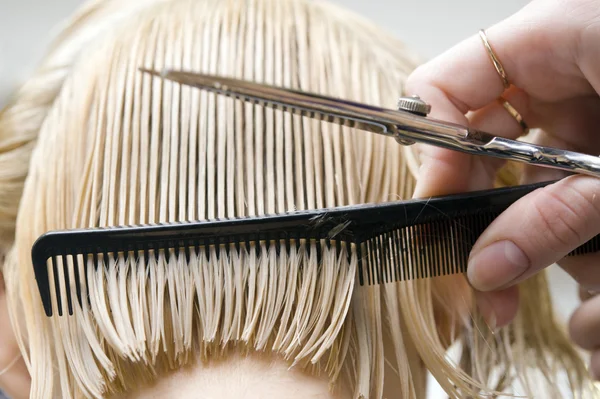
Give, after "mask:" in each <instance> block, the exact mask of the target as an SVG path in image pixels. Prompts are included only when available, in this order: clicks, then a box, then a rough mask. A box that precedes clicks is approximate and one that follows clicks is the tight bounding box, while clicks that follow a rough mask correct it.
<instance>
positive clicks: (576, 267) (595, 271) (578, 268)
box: [558, 253, 600, 293]
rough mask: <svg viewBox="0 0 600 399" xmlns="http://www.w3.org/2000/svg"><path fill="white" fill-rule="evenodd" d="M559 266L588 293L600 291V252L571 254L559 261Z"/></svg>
mask: <svg viewBox="0 0 600 399" xmlns="http://www.w3.org/2000/svg"><path fill="white" fill-rule="evenodd" d="M558 264H559V266H560V267H561V268H562V269H563V270H565V271H566V272H567V273H569V275H570V276H571V277H573V279H574V280H575V281H576V282H577V283H579V286H580V288H581V290H583V291H586V292H588V293H590V292H591V293H594V292H600V269H599V268H598V265H600V253H593V254H586V255H579V256H569V257H566V258H564V259H561V260H560V261H558Z"/></svg>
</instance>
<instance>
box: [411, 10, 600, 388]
mask: <svg viewBox="0 0 600 399" xmlns="http://www.w3.org/2000/svg"><path fill="white" fill-rule="evenodd" d="M486 33H487V37H488V41H489V42H490V44H491V46H492V48H493V49H494V52H495V53H496V55H497V57H498V58H499V60H500V61H501V63H502V64H503V66H504V69H505V71H506V74H507V77H508V80H509V81H510V82H511V83H512V86H511V88H510V89H509V90H507V91H505V89H504V87H503V84H502V81H501V79H500V77H499V75H498V73H497V72H496V70H495V68H494V66H493V64H492V62H491V60H490V58H489V55H488V53H487V51H486V49H485V47H484V46H483V43H482V42H481V39H480V37H479V35H478V34H477V33H475V34H474V35H473V36H471V37H469V38H468V39H466V40H465V41H463V42H461V43H459V44H458V45H456V46H455V47H453V48H451V49H450V50H448V51H447V52H445V53H444V54H442V55H440V56H439V57H437V58H435V59H433V60H431V61H430V62H429V63H427V64H424V65H423V66H421V67H420V68H418V69H417V70H415V71H414V73H413V74H412V75H411V76H410V78H409V80H408V83H407V90H408V92H409V93H410V94H416V95H419V96H420V97H421V98H422V99H424V100H425V101H427V102H428V103H430V104H431V106H432V112H431V114H430V116H431V117H432V118H436V119H441V120H446V121H450V122H455V123H461V124H465V125H466V124H468V125H471V126H473V127H475V128H479V129H482V130H485V131H488V132H490V133H493V134H496V135H498V136H503V137H508V138H513V139H514V138H517V137H519V136H520V135H521V134H522V133H523V131H522V129H521V127H520V126H519V125H518V124H517V122H516V121H515V120H514V119H513V118H512V116H510V114H509V113H508V112H506V110H505V109H504V108H503V107H502V106H501V105H499V103H498V102H496V99H497V97H498V96H500V95H503V96H504V98H506V99H507V100H508V101H509V102H510V103H511V104H512V105H513V107H514V108H516V109H517V110H518V111H519V113H520V114H521V115H522V117H523V118H524V120H525V121H526V123H527V124H528V125H529V127H530V128H538V129H540V132H541V133H540V134H537V135H536V136H535V141H536V142H537V143H538V144H541V145H546V146H552V147H557V148H562V149H567V150H574V151H579V152H584V153H588V154H594V155H598V154H600V136H599V131H598V126H600V98H599V96H598V93H600V46H599V45H598V44H599V43H600V1H598V0H534V1H531V2H530V3H529V4H528V5H527V6H525V7H524V8H523V9H521V10H520V11H519V12H517V13H516V14H514V15H513V16H511V17H509V18H507V19H506V20H503V21H501V22H499V23H498V24H496V25H494V26H492V27H490V28H489V29H486ZM419 150H420V156H421V159H422V162H423V166H422V168H421V170H420V175H419V179H418V186H417V189H416V193H415V197H427V196H432V195H443V194H450V193H457V192H464V191H469V190H476V189H485V188H490V187H492V182H493V176H494V174H495V172H496V171H497V170H498V168H499V167H500V166H501V165H502V163H501V162H500V161H498V160H495V159H492V158H490V159H484V158H479V157H473V156H469V155H465V154H461V153H458V152H452V151H449V150H444V149H439V148H433V147H431V146H421V147H420V148H419ZM565 176H566V175H565V174H563V173H562V172H557V171H555V170H552V169H546V168H533V167H526V168H525V175H524V179H523V182H522V183H530V182H535V181H546V180H550V179H552V180H554V179H561V180H560V181H559V182H558V183H556V184H552V185H550V186H548V187H546V188H543V189H540V190H536V191H535V192H533V193H531V194H530V195H527V196H526V197H524V198H522V199H521V200H520V201H518V202H516V203H515V204H513V206H511V207H510V208H509V209H508V210H507V211H505V212H504V213H503V214H502V215H501V216H500V217H498V218H497V220H495V221H494V223H492V224H491V225H490V226H489V228H488V229H487V230H486V231H485V232H484V233H483V235H482V236H481V237H480V239H479V240H478V241H477V243H476V245H475V247H474V248H473V251H472V253H471V257H470V261H469V266H468V277H469V281H470V283H471V285H472V286H473V287H474V288H475V289H476V290H477V291H478V292H477V299H478V305H479V307H480V309H481V311H482V312H483V313H484V315H485V316H486V317H487V319H488V322H489V323H490V324H491V325H495V326H496V327H500V326H503V325H506V324H507V323H509V322H510V321H511V320H512V319H513V318H514V317H515V314H516V311H517V306H518V301H519V296H518V289H517V286H516V285H517V284H518V283H519V282H521V281H523V280H524V279H527V278H528V277H531V276H532V275H534V274H536V273H538V272H540V271H541V270H542V269H544V268H546V267H548V266H549V265H551V264H553V263H558V264H559V265H560V266H561V267H563V268H564V269H565V270H566V271H567V272H568V273H569V274H570V275H571V276H573V278H574V279H575V280H576V281H577V282H578V283H579V284H580V285H581V287H582V292H583V293H584V295H582V300H583V302H582V303H581V305H580V306H579V308H578V309H577V310H576V311H575V312H574V314H573V315H572V317H571V320H570V323H569V329H570V334H571V337H572V339H573V340H574V342H575V343H576V344H578V345H580V346H581V347H582V348H584V349H587V350H590V351H591V352H592V357H591V371H592V373H594V375H595V376H596V377H598V376H599V375H600V295H594V294H595V291H598V292H600V268H598V262H599V261H600V254H592V255H586V256H581V257H576V258H568V259H567V258H565V256H566V255H567V254H568V253H569V252H570V251H572V250H573V249H575V248H577V247H578V246H579V245H581V244H583V243H585V242H586V241H587V240H589V239H591V238H592V237H594V236H595V235H597V234H599V233H600V179H597V178H593V177H585V176H569V177H565Z"/></svg>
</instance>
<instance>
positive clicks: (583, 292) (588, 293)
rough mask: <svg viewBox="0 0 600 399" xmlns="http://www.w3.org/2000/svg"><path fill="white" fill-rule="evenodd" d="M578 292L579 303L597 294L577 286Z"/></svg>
mask: <svg viewBox="0 0 600 399" xmlns="http://www.w3.org/2000/svg"><path fill="white" fill-rule="evenodd" d="M578 291H579V300H580V301H581V302H584V301H587V300H588V299H590V298H593V297H595V296H596V295H598V294H599V293H597V292H595V291H591V290H588V289H587V288H583V287H581V286H579V289H578Z"/></svg>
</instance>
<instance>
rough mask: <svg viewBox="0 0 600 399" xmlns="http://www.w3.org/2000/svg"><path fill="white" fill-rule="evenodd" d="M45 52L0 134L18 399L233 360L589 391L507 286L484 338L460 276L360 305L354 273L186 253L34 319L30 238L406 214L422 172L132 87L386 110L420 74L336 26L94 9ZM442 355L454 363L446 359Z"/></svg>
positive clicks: (201, 98) (410, 384) (323, 12)
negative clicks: (504, 309)
mask: <svg viewBox="0 0 600 399" xmlns="http://www.w3.org/2000/svg"><path fill="white" fill-rule="evenodd" d="M55 43H56V44H55V45H54V46H53V47H52V48H51V49H50V51H49V54H48V56H47V58H46V59H45V60H44V61H43V62H42V64H41V66H40V68H39V69H38V71H37V72H36V73H35V75H34V76H33V77H32V78H31V79H30V80H29V81H28V82H27V83H26V84H25V85H24V87H23V88H22V89H21V90H20V91H18V92H17V93H16V95H15V96H14V98H13V100H12V102H11V103H10V104H9V105H8V106H7V107H6V109H4V110H3V111H2V113H1V114H0V237H1V238H2V240H3V241H2V244H3V247H2V248H3V250H4V252H5V253H6V256H7V259H6V263H5V265H4V273H5V277H6V283H7V290H8V294H9V301H10V310H11V318H12V322H13V327H14V329H15V332H16V335H17V339H18V341H19V344H20V347H21V349H22V353H23V357H24V359H25V362H26V364H27V366H28V368H29V371H30V374H31V377H32V388H31V397H33V398H47V397H103V396H106V395H110V394H112V393H118V392H127V391H128V390H131V389H132V388H134V387H136V386H139V385H140V384H144V383H148V382H151V381H153V380H155V379H157V378H160V376H161V375H163V373H166V372H167V371H168V370H174V369H178V368H180V367H182V366H184V365H186V364H192V363H194V362H198V361H204V360H207V359H211V358H215V357H223V356H227V353H228V351H231V350H238V351H242V352H243V351H267V352H270V353H272V354H273V356H279V357H282V358H284V359H285V360H287V361H288V362H289V363H290V364H291V365H294V366H295V367H299V368H302V369H305V370H307V371H310V372H312V373H316V374H320V375H326V376H327V377H328V378H329V379H330V381H331V383H332V384H345V385H346V386H348V387H349V388H350V390H351V392H353V397H356V398H360V397H362V398H375V399H380V398H382V397H383V396H384V392H385V391H386V389H388V388H386V387H387V386H388V385H390V384H393V385H395V386H399V387H400V392H398V391H396V392H395V393H394V394H397V395H398V396H399V397H403V398H410V397H417V398H422V397H423V396H424V392H425V375H426V372H427V371H428V372H430V373H431V374H432V375H433V376H434V377H435V378H436V380H437V381H438V382H439V384H440V385H441V386H442V388H443V389H444V390H445V391H446V392H447V393H448V395H449V396H450V397H453V398H465V397H470V396H478V395H484V394H487V393H489V392H490V391H494V390H502V389H506V390H507V392H510V391H511V388H510V387H511V386H515V384H514V383H513V380H516V381H517V382H518V384H520V385H521V388H520V389H523V390H524V392H525V393H529V394H532V392H533V391H535V388H537V387H538V386H532V382H533V381H536V378H537V377H536V376H537V375H539V374H541V376H542V377H543V378H546V379H547V381H549V382H552V381H554V378H555V377H556V376H560V375H561V373H564V374H566V376H567V377H568V378H567V379H568V381H569V383H570V388H571V389H572V390H573V392H583V390H584V388H587V380H586V374H585V369H584V367H583V366H582V363H581V361H580V359H579V357H578V356H577V353H576V352H575V351H574V350H573V349H572V347H571V346H570V344H569V343H568V341H567V340H566V338H565V335H564V334H563V332H562V330H561V329H560V327H559V326H558V325H557V324H556V322H555V320H554V318H553V314H552V309H551V302H550V298H549V296H548V287H547V283H546V281H545V277H544V275H543V274H540V275H539V276H537V277H535V278H533V279H531V280H530V281H529V282H526V283H524V284H523V290H522V297H523V298H522V301H521V309H520V312H519V316H518V317H517V319H516V320H515V322H514V323H512V324H511V325H510V326H509V327H507V328H504V329H502V330H501V331H498V332H496V333H495V334H494V332H492V331H489V328H487V326H486V325H485V323H483V322H482V321H481V318H480V316H479V315H478V313H477V311H476V309H474V306H473V303H472V302H473V301H472V293H471V290H470V288H469V287H468V285H467V283H466V282H465V279H464V277H463V276H448V277H443V278H437V279H429V280H419V281H406V282H400V283H394V284H387V285H382V286H370V287H360V286H359V285H358V283H357V282H356V281H355V276H356V254H355V253H353V252H352V253H351V257H350V259H348V257H347V255H346V253H342V254H340V255H339V256H338V254H336V252H335V251H332V252H328V251H327V250H325V253H324V254H323V257H322V263H321V264H319V263H318V262H317V259H316V257H315V256H314V251H311V252H310V253H309V252H307V251H306V247H305V246H306V245H308V244H300V243H298V244H297V245H293V246H292V249H291V251H290V252H289V253H287V252H285V251H284V252H282V253H280V254H277V253H276V252H275V250H274V248H270V249H268V248H266V247H264V246H259V248H258V251H254V250H251V251H242V252H240V253H236V252H230V253H229V254H225V253H223V254H221V256H220V257H218V258H217V257H216V256H214V253H213V254H209V255H212V256H207V254H206V253H205V252H200V253H195V252H192V256H191V258H190V260H189V262H186V261H184V259H185V258H184V257H179V258H177V257H175V256H170V257H169V258H168V260H167V258H166V257H165V256H164V254H163V255H161V256H160V257H159V258H158V260H157V261H155V260H153V259H154V258H152V259H151V260H150V263H149V265H148V267H147V268H146V267H140V264H136V263H132V262H131V260H130V259H124V258H119V259H117V260H111V261H109V262H107V264H104V265H101V266H100V267H98V268H94V267H88V269H87V273H88V274H87V277H88V279H89V282H90V288H89V292H90V304H89V305H88V304H87V303H86V302H84V303H83V307H82V308H80V307H76V309H75V314H74V315H73V316H72V317H54V318H46V317H45V315H44V312H43V309H42V306H41V303H40V300H39V297H38V292H37V288H36V284H35V280H34V276H33V273H32V266H31V261H30V249H31V245H32V243H33V242H34V240H35V239H36V238H37V237H38V236H39V235H41V234H43V233H44V232H46V231H48V230H57V229H68V228H81V227H96V226H109V225H128V224H140V223H157V222H166V221H180V220H196V219H198V220H203V219H209V218H214V217H231V216H235V217H243V216H248V215H259V214H265V213H279V212H285V211H290V210H294V209H314V208H321V207H332V206H339V205H347V204H357V203H365V202H383V201H390V200H397V199H400V198H410V197H411V195H412V191H413V188H414V183H415V178H414V176H416V173H417V170H418V161H417V158H416V156H415V154H414V153H413V152H412V151H410V149H406V148H403V147H402V146H399V145H398V144H397V143H395V142H393V141H390V140H389V139H386V138H383V137H380V136H377V135H372V134H366V133H365V132H360V131H354V130H353V129H350V128H345V127H339V126H336V125H333V124H328V123H324V122H316V121H313V120H309V119H303V118H300V117H296V116H291V115H289V114H285V113H281V112H276V111H272V110H267V109H263V108H261V107H259V106H253V105H248V104H242V103H239V102H235V101H234V100H231V99H226V98H224V97H217V96H215V95H212V94H208V93H206V92H202V91H199V90H196V89H192V88H189V87H180V86H179V85H176V84H173V83H171V82H166V81H161V80H159V79H156V78H152V77H150V76H148V75H143V74H141V73H140V72H139V71H138V68H140V67H147V68H153V69H160V68H162V67H165V66H166V67H172V68H176V69H187V70H195V71H204V72H209V73H216V74H222V75H228V76H235V77H240V78H245V79H251V80H255V81H259V82H266V83H273V84H278V85H284V86H288V87H294V88H299V89H303V90H308V91H313V92H318V93H323V94H328V95H333V96H338V97H343V98H349V99H352V100H357V101H363V102H367V103H371V104H376V105H382V106H387V107H393V106H394V103H395V101H396V99H397V97H398V96H399V95H401V94H402V91H403V83H404V81H405V79H406V77H407V76H408V74H409V73H410V72H411V71H412V70H413V69H414V68H415V66H416V65H418V62H419V61H418V58H417V57H415V56H414V55H412V54H411V53H410V51H408V50H407V49H406V47H405V46H403V44H402V43H399V42H398V41H397V40H395V39H393V38H391V37H390V36H388V35H387V34H386V33H384V32H381V31H380V30H379V29H377V28H376V27H374V26H373V25H371V24H370V23H369V22H368V21H365V20H363V19H362V18H360V17H358V16H356V15H354V14H352V13H350V12H348V11H346V10H344V9H342V8H339V7H337V6H334V5H331V4H328V3H324V2H313V1H309V0H254V1H250V0H248V1H245V0H237V1H235V0H226V1H221V0H194V1H192V0H155V1H151V0H147V1H143V0H137V1H135V0H129V1H122V0H119V1H116V0H112V1H111V0H104V1H98V0H97V1H91V2H89V3H87V4H86V5H85V6H84V7H83V8H82V9H81V10H80V11H79V12H78V13H77V14H76V15H75V16H74V17H73V19H72V20H70V21H69V22H68V23H67V24H66V26H65V28H64V30H63V31H62V34H61V35H60V36H59V37H58V39H57V41H56V42H55ZM509 180H512V179H509ZM505 183H507V182H506V181H505ZM508 183H509V184H510V182H508ZM21 194H22V195H21ZM346 250H348V249H346ZM82 273H83V271H82ZM71 275H72V274H71ZM55 306H56V304H55ZM534 315H535V317H534ZM452 344H454V345H458V347H460V350H461V351H462V356H460V361H459V362H455V361H453V360H452V359H451V358H449V357H447V356H446V355H447V349H448V348H449V347H450V346H451V345H452ZM511 384H512V385H511ZM516 393H517V394H520V393H523V391H521V392H516ZM389 394H390V393H389V392H388V393H386V395H389ZM549 395H554V396H557V397H559V395H561V393H560V392H559V391H558V388H552V387H551V388H550V392H549Z"/></svg>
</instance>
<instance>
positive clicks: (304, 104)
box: [140, 69, 396, 136]
mask: <svg viewBox="0 0 600 399" xmlns="http://www.w3.org/2000/svg"><path fill="white" fill-rule="evenodd" d="M140 70H141V71H142V72H146V73H149V74H152V75H154V76H158V77H161V78H163V79H168V80H171V81H174V82H177V83H180V84H183V85H186V86H192V87H196V88H200V89H203V90H207V91H211V92H214V93H218V94H222V95H225V96H228V97H233V98H237V99H240V100H244V101H247V102H251V103H255V104H260V105H262V106H267V107H269V108H273V109H276V110H281V111H286V112H290V113H293V114H296V115H301V116H306V117H310V118H313V119H317V120H321V121H326V122H333V123H336V124H339V125H343V126H348V127H352V128H356V129H360V130H366V131H369V132H373V133H377V134H382V135H389V136H395V135H396V125H395V124H394V123H391V122H390V123H386V122H385V119H390V118H389V115H387V114H388V113H389V112H390V110H386V109H384V108H378V107H372V106H367V105H364V104H360V103H355V102H351V101H346V100H341V99H338V98H332V97H326V96H320V95H317V94H313V93H306V92H301V91H296V90H293V89H286V88H281V87H275V86H270V85H266V84H260V83H254V82H249V81H245V80H240V79H234V78H226V77H222V76H214V75H208V74H201V73H195V72H194V73H192V72H184V71H173V70H163V71H162V72H157V71H153V70H149V69H140ZM386 115H387V116H388V118H385V116H386Z"/></svg>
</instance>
